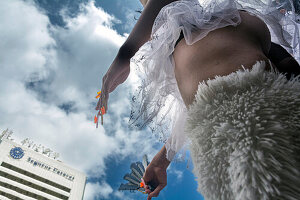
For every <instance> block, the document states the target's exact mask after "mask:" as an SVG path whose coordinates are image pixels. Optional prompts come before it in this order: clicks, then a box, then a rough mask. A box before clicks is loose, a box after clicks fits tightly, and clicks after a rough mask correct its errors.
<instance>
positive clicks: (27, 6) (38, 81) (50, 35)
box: [0, 0, 203, 200]
mask: <svg viewBox="0 0 300 200" xmlns="http://www.w3.org/2000/svg"><path fill="white" fill-rule="evenodd" d="M136 10H142V5H141V4H140V2H139V1H138V0H95V1H87V0H51V1H50V0H2V1H0V30H1V31H0V69H1V73H0V91H1V95H0V115H1V117H0V131H3V130H5V129H6V128H8V129H10V130H12V131H13V132H14V134H13V138H15V140H16V141H17V142H18V141H21V140H23V139H25V138H31V139H32V140H33V141H34V142H35V143H37V144H42V145H44V146H46V147H49V148H51V149H52V150H54V151H56V152H59V154H60V158H59V159H60V160H62V161H63V162H65V163H66V164H68V165H70V166H72V167H74V168H76V169H78V170H80V171H83V172H84V173H85V174H86V175H87V183H86V188H85V194H84V199H85V200H100V199H101V200H102V199H110V200H119V199H123V200H131V199H132V200H137V199H139V200H140V199H146V195H144V194H141V193H139V192H136V193H130V192H120V191H118V187H119V186H120V184H121V183H126V181H125V180H123V176H124V175H125V174H126V173H128V172H130V169H129V166H130V164H131V163H132V162H136V161H140V160H141V159H142V157H143V155H144V154H147V155H148V156H149V158H150V159H151V158H153V156H154V155H155V154H156V153H157V151H158V150H159V149H160V148H161V147H162V145H163V144H162V143H158V142H154V141H156V139H155V138H154V137H153V136H152V135H151V133H150V131H149V130H148V129H145V130H143V131H132V130H129V129H128V127H127V122H128V119H129V113H130V110H129V107H130V99H131V97H130V95H129V93H130V91H131V90H132V87H133V84H134V80H135V77H134V74H132V73H131V74H130V75H129V77H128V79H127V80H126V81H125V82H124V84H122V85H120V86H119V87H117V88H116V90H115V91H114V92H113V93H111V94H110V97H109V102H108V109H109V110H108V113H107V114H106V115H104V126H102V125H99V128H98V129H96V127H95V124H94V123H93V117H94V115H95V114H96V112H95V109H94V108H95V106H96V103H97V100H96V99H95V96H96V93H97V91H99V90H100V89H101V88H100V87H101V81H102V77H103V76H104V74H105V73H106V71H107V69H108V68H109V66H110V64H111V62H112V61H113V59H114V57H115V56H116V53H117V51H118V49H119V47H120V46H121V45H122V44H123V43H124V41H125V40H126V37H127V36H128V34H129V33H130V31H131V29H132V28H133V26H134V24H135V22H136V20H135V18H138V17H139V15H140V14H139V13H138V12H136ZM187 166H188V165H187V161H182V162H174V163H172V164H171V165H170V167H169V168H168V185H167V186H166V188H164V189H163V191H162V192H161V193H160V196H159V197H157V198H155V199H157V200H159V199H161V200H163V199H168V200H169V199H172V200H177V199H178V200H179V199H180V200H183V199H203V198H202V197H201V195H200V194H199V193H198V192H197V191H196V188H197V182H196V180H195V177H194V175H193V173H192V166H191V163H190V164H189V167H188V168H187Z"/></svg>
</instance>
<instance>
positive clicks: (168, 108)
mask: <svg viewBox="0 0 300 200" xmlns="http://www.w3.org/2000/svg"><path fill="white" fill-rule="evenodd" d="M239 9H242V10H245V11H247V12H248V13H250V14H253V15H256V16H257V17H259V18H260V19H262V20H263V21H264V22H265V23H266V24H267V26H268V28H269V29H270V32H271V37H272V41H273V42H275V43H278V44H280V45H282V46H283V47H284V48H285V49H287V50H288V51H289V53H291V54H293V55H294V57H295V58H296V59H297V61H298V62H299V61H300V52H299V40H300V39H299V27H298V26H299V24H297V22H298V21H297V20H299V19H298V18H297V17H298V16H297V15H296V13H295V8H294V6H293V1H292V0H199V1H198V0H179V1H175V2H172V3H170V4H168V5H167V6H165V7H163V8H162V10H161V11H160V12H159V14H158V16H157V18H156V19H155V22H154V25H153V28H152V33H151V40H150V41H148V42H147V43H145V44H144V45H143V46H142V47H141V48H140V49H139V51H138V52H137V53H136V54H135V56H134V57H133V58H132V60H131V66H130V67H131V72H132V73H135V74H136V75H137V77H138V78H139V81H140V82H139V84H138V85H137V86H136V88H134V89H133V90H134V92H133V93H132V94H131V96H132V101H131V114H130V120H129V127H130V128H135V129H139V130H141V129H143V128H145V127H149V128H150V130H151V132H153V133H154V134H155V135H157V136H158V139H159V140H160V141H163V142H164V143H165V144H166V148H167V158H168V159H169V160H172V159H173V157H174V155H175V154H176V153H177V154H178V151H179V150H180V149H181V148H182V146H184V145H185V144H188V140H186V138H185V135H184V134H183V128H184V124H185V119H186V113H187V109H186V106H185V104H184V102H183V100H182V97H181V95H180V92H179V89H178V86H177V82H176V79H175V74H174V59H173V55H172V53H173V51H174V45H175V43H176V41H177V39H178V37H179V35H180V32H181V31H182V32H183V34H184V39H185V41H186V43H187V44H188V45H191V44H193V43H195V42H197V41H199V40H201V39H202V38H204V37H205V36H206V35H207V34H208V33H209V32H210V31H213V30H215V29H218V28H222V27H226V26H237V25H239V24H240V22H241V17H240V14H239V12H238V10H239ZM195 32H197V34H194V33H195Z"/></svg>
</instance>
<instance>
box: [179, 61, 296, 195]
mask: <svg viewBox="0 0 300 200" xmlns="http://www.w3.org/2000/svg"><path fill="white" fill-rule="evenodd" d="M264 69H265V62H263V61H262V62H257V63H256V64H255V65H254V66H253V68H252V69H250V70H247V69H246V70H245V69H244V70H239V71H237V72H233V73H231V74H229V75H228V76H223V77H219V76H218V77H216V78H215V79H213V80H209V81H207V84H205V83H204V82H202V83H200V84H199V85H198V91H197V93H196V99H195V101H194V103H193V104H192V105H191V106H190V108H189V111H188V117H187V121H186V125H185V132H186V134H187V136H188V137H189V138H190V140H191V145H190V150H191V155H192V159H193V164H194V169H193V172H194V174H195V176H196V177H197V179H198V180H197V181H198V191H199V192H200V193H201V194H202V195H203V196H204V198H205V200H219V199H220V200H229V199H236V200H262V199H265V200H271V199H272V200H273V199H280V200H284V199H288V200H292V199H293V200H296V199H299V198H300V171H299V170H300V159H299V158H300V156H299V155H300V80H299V77H296V78H293V79H291V80H289V81H288V80H287V79H286V78H285V76H284V75H283V74H280V73H278V72H277V71H275V70H274V69H272V70H271V71H265V70H264Z"/></svg>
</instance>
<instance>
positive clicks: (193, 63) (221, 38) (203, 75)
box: [173, 11, 271, 107]
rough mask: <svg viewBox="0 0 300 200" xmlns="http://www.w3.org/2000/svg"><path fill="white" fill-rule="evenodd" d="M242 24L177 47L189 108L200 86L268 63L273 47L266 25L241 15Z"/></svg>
mask: <svg viewBox="0 0 300 200" xmlns="http://www.w3.org/2000/svg"><path fill="white" fill-rule="evenodd" d="M240 15H241V19H242V22H241V24H239V25H238V26H236V27H233V26H227V27H225V28H220V29H217V30H215V31H212V32H210V33H209V34H208V35H207V36H206V37H204V38H203V39H202V40H199V41H197V42H196V43H194V44H193V45H187V44H186V43H185V40H184V39H182V40H181V41H180V42H179V43H178V45H177V46H176V48H175V50H174V52H173V57H174V61H175V69H174V72H175V78H176V80H177V84H178V88H179V91H180V93H181V96H182V98H183V101H184V103H185V105H186V107H188V106H189V105H190V104H192V103H193V101H194V96H195V94H196V92H197V89H198V84H199V82H202V81H207V80H208V79H213V78H214V77H215V76H216V75H219V76H223V75H228V74H230V73H232V72H234V71H237V70H238V69H242V67H241V65H243V66H244V67H245V68H251V67H252V66H253V64H255V63H256V61H258V60H265V61H267V62H266V64H267V68H266V69H267V70H268V69H269V67H270V66H269V63H268V58H267V57H266V55H267V54H268V51H269V48H270V45H271V36H270V32H269V30H268V28H267V26H266V25H265V23H264V22H263V21H261V20H260V19H259V18H257V17H255V16H252V15H250V14H248V13H246V12H243V11H240Z"/></svg>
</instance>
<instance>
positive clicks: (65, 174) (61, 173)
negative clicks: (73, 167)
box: [27, 157, 74, 181]
mask: <svg viewBox="0 0 300 200" xmlns="http://www.w3.org/2000/svg"><path fill="white" fill-rule="evenodd" d="M27 162H29V163H30V164H32V165H33V166H34V167H36V166H37V167H40V168H43V169H45V170H48V171H52V172H53V173H55V174H57V175H60V176H62V177H64V178H66V179H68V180H70V181H73V180H74V176H72V175H70V174H67V173H66V172H63V171H62V170H60V169H57V168H55V167H52V166H50V165H47V164H45V163H42V162H40V161H37V160H35V159H33V158H31V157H28V158H27Z"/></svg>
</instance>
